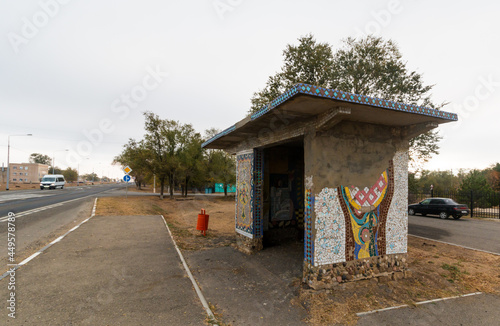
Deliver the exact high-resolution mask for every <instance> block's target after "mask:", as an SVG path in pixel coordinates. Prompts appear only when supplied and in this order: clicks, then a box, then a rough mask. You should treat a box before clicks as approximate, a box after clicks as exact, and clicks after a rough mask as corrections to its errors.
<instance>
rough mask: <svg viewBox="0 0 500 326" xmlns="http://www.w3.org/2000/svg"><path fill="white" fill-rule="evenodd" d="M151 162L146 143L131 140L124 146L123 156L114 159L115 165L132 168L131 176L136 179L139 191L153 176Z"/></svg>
mask: <svg viewBox="0 0 500 326" xmlns="http://www.w3.org/2000/svg"><path fill="white" fill-rule="evenodd" d="M151 161H152V154H151V152H150V151H149V150H148V149H147V148H146V146H145V144H144V142H143V141H139V142H137V141H136V140H135V139H129V142H128V143H127V144H125V145H124V146H123V151H122V152H121V154H120V155H118V156H116V157H115V158H114V160H113V164H121V165H122V166H127V165H128V166H130V168H131V169H132V172H130V175H131V176H132V177H134V180H135V185H136V187H137V189H141V185H142V184H144V183H145V180H146V179H147V178H148V177H150V176H151V175H152V166H151Z"/></svg>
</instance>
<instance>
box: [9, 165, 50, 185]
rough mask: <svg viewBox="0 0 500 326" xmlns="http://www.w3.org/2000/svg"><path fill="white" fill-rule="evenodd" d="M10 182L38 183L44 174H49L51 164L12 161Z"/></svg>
mask: <svg viewBox="0 0 500 326" xmlns="http://www.w3.org/2000/svg"><path fill="white" fill-rule="evenodd" d="M9 167H10V182H12V183H38V182H40V179H41V178H43V176H44V175H47V174H49V166H48V165H46V164H38V163H10V164H9Z"/></svg>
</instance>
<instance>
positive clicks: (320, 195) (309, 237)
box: [304, 122, 408, 283]
mask: <svg viewBox="0 0 500 326" xmlns="http://www.w3.org/2000/svg"><path fill="white" fill-rule="evenodd" d="M399 134H400V133H399V131H398V130H397V129H395V128H394V127H385V126H380V125H371V124H362V123H355V122H341V123H339V124H338V125H336V126H335V127H334V128H333V129H330V130H328V131H324V132H316V131H310V132H308V133H307V134H306V136H305V139H304V160H305V162H304V163H305V164H304V165H305V178H306V189H305V193H306V199H305V202H306V214H305V215H306V216H305V218H306V238H305V244H304V246H305V248H304V250H305V265H306V266H305V269H304V273H305V274H304V275H305V276H304V277H305V280H306V281H308V282H309V283H310V282H311V280H315V281H317V278H318V277H317V276H318V271H326V270H331V271H335V272H332V273H343V274H342V275H340V277H339V275H330V276H329V277H330V279H333V280H337V279H338V280H340V281H346V280H352V279H358V278H366V277H370V275H372V274H377V273H388V272H391V273H392V272H396V271H400V269H404V266H405V264H404V263H403V262H402V260H404V259H405V256H406V243H407V225H408V216H407V211H406V210H407V208H406V206H407V188H408V186H407V177H408V174H407V173H408V170H407V169H408V142H407V140H405V139H403V138H400V137H399V136H398V135H399ZM386 255H391V257H390V261H391V266H390V268H389V269H390V270H388V269H387V268H385V269H374V268H373V267H374V266H373V262H374V261H373V258H374V257H379V258H380V257H382V258H383V259H385V258H387V257H385V256H386ZM358 260H367V262H366V265H367V266H371V267H370V268H367V267H366V266H365V268H363V269H362V274H363V275H357V274H356V273H355V272H356V271H361V269H356V268H352V270H349V271H350V272H351V274H349V275H350V277H346V275H344V273H348V271H347V269H345V270H343V271H342V272H340V270H342V268H341V269H339V268H334V267H332V266H334V265H335V264H339V263H344V265H341V266H343V267H345V266H348V265H349V264H348V265H345V263H346V262H354V261H358ZM324 266H330V268H328V269H324V268H321V267H324ZM381 270H382V272H381ZM321 278H322V279H323V277H321Z"/></svg>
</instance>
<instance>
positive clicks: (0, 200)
mask: <svg viewBox="0 0 500 326" xmlns="http://www.w3.org/2000/svg"><path fill="white" fill-rule="evenodd" d="M121 188H123V185H94V186H87V187H78V188H76V187H75V188H74V187H70V188H66V189H61V190H59V189H58V190H43V191H42V190H16V191H9V192H2V193H0V249H2V250H1V252H0V266H2V267H4V266H7V263H8V262H7V259H8V255H7V254H8V251H7V228H8V223H7V221H6V218H5V216H6V215H7V214H8V212H13V213H15V214H16V220H15V243H16V245H15V261H16V262H17V263H19V262H21V261H22V260H23V259H25V258H27V257H29V256H30V255H31V254H32V253H34V252H36V251H37V250H38V249H40V248H42V247H43V246H45V245H47V243H49V242H51V241H52V240H54V239H56V238H57V237H59V236H61V235H62V234H64V233H65V232H67V231H68V230H69V229H71V228H72V227H74V226H75V225H77V224H78V223H80V222H81V221H82V220H84V219H86V218H88V217H89V216H90V213H91V210H92V206H93V202H94V200H95V198H96V197H100V196H106V195H109V194H113V193H114V192H115V191H119V190H120V189H121Z"/></svg>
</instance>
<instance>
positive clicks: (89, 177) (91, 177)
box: [82, 172, 101, 182]
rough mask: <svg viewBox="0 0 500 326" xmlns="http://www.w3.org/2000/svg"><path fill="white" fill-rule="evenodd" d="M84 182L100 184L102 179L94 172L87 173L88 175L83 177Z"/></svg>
mask: <svg viewBox="0 0 500 326" xmlns="http://www.w3.org/2000/svg"><path fill="white" fill-rule="evenodd" d="M82 180H85V181H91V182H98V181H100V180H101V179H100V178H99V177H98V176H97V174H95V173H94V172H92V173H87V174H84V175H82Z"/></svg>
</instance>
